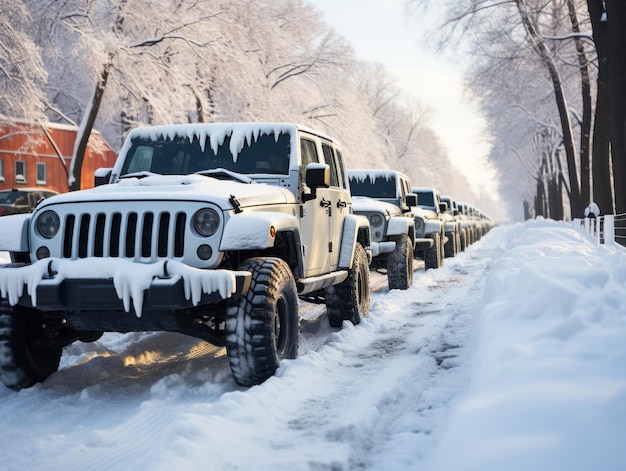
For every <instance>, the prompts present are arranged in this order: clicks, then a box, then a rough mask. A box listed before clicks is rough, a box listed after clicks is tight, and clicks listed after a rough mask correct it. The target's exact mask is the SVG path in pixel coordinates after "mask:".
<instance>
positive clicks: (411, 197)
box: [406, 193, 417, 207]
mask: <svg viewBox="0 0 626 471" xmlns="http://www.w3.org/2000/svg"><path fill="white" fill-rule="evenodd" d="M406 205H407V206H408V207H413V206H417V195H416V194H415V193H409V194H408V195H406Z"/></svg>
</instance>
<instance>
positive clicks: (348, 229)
mask: <svg viewBox="0 0 626 471" xmlns="http://www.w3.org/2000/svg"><path fill="white" fill-rule="evenodd" d="M357 242H359V243H360V244H361V245H363V248H364V249H365V251H366V252H367V253H368V260H371V249H370V246H371V234H370V223H369V220H368V219H367V217H365V216H358V215H356V214H348V215H347V216H346V218H345V219H344V221H343V233H342V236H341V252H340V254H339V263H338V267H339V268H352V262H353V261H354V247H355V246H356V244H357Z"/></svg>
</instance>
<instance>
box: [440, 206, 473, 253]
mask: <svg viewBox="0 0 626 471" xmlns="http://www.w3.org/2000/svg"><path fill="white" fill-rule="evenodd" d="M441 202H442V203H445V205H446V209H445V210H444V211H442V212H443V215H444V216H443V217H444V218H445V220H446V222H445V224H446V237H447V238H448V243H447V244H446V245H445V247H444V252H445V256H446V257H454V256H455V255H456V254H457V253H459V252H462V251H463V250H465V247H466V246H467V237H466V233H465V229H464V227H463V224H462V219H461V215H460V213H459V209H458V207H457V205H456V201H454V200H453V199H452V198H451V197H450V196H445V195H441Z"/></svg>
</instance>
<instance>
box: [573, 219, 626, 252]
mask: <svg viewBox="0 0 626 471" xmlns="http://www.w3.org/2000/svg"><path fill="white" fill-rule="evenodd" d="M572 223H573V225H574V228H575V229H578V230H580V231H584V232H588V233H589V234H591V235H592V236H593V237H594V238H595V239H596V241H597V242H598V244H606V245H615V244H616V243H617V244H620V245H622V246H624V247H626V214H607V215H606V216H600V217H598V218H584V219H574V220H573V222H572Z"/></svg>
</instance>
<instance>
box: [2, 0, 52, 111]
mask: <svg viewBox="0 0 626 471" xmlns="http://www.w3.org/2000/svg"><path fill="white" fill-rule="evenodd" d="M29 26H30V16H29V15H28V11H27V10H26V8H25V7H24V4H23V3H22V1H21V0H0V117H4V118H22V119H27V120H29V121H41V120H45V116H44V114H43V110H44V106H45V100H44V98H45V95H44V93H43V84H44V83H45V80H46V71H45V69H44V68H43V64H42V61H41V57H40V51H39V48H38V47H37V46H36V45H35V43H34V42H33V41H32V39H31V38H30V37H29V35H28V33H27V31H28V29H29Z"/></svg>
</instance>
